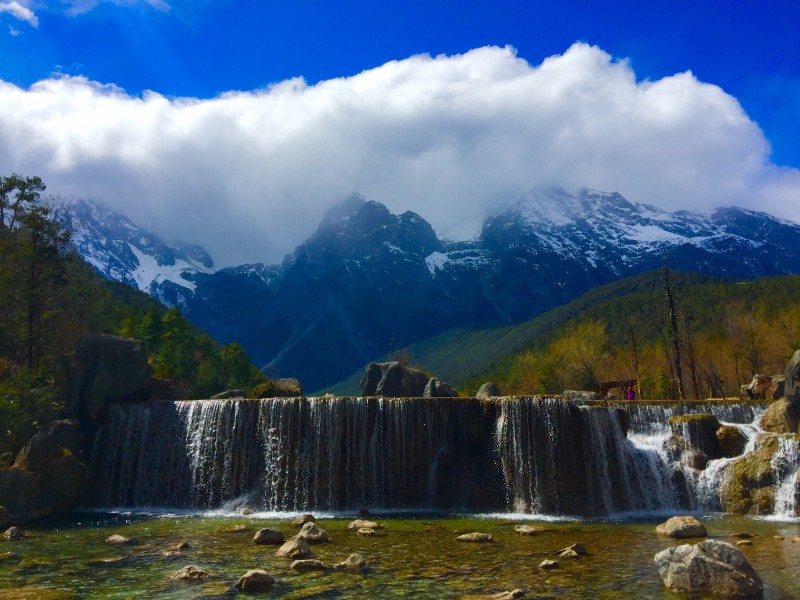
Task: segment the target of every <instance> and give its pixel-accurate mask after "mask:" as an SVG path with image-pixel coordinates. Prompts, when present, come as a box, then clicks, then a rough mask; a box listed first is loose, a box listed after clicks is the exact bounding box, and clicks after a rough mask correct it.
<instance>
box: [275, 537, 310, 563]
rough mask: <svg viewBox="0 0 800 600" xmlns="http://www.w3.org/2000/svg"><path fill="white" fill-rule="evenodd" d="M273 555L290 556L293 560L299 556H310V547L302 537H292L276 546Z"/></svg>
mask: <svg viewBox="0 0 800 600" xmlns="http://www.w3.org/2000/svg"><path fill="white" fill-rule="evenodd" d="M275 556H277V557H279V558H291V559H295V560H296V559H300V558H311V547H310V546H309V545H308V542H306V541H305V540H304V539H303V538H294V539H291V540H289V541H288V542H286V543H285V544H283V546H281V547H280V548H278V551H277V552H276V553H275Z"/></svg>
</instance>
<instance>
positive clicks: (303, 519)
mask: <svg viewBox="0 0 800 600" xmlns="http://www.w3.org/2000/svg"><path fill="white" fill-rule="evenodd" d="M316 521H317V520H316V519H315V518H314V515H312V514H309V513H306V514H303V515H297V516H296V517H295V518H294V519H292V525H294V526H295V527H302V526H303V525H305V524H306V523H315V522H316Z"/></svg>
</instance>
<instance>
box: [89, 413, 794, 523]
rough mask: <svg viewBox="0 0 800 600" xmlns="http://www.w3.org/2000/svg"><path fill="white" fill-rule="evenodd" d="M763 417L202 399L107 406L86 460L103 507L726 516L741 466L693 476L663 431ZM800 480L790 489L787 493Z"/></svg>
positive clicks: (724, 462) (781, 467) (787, 488)
mask: <svg viewBox="0 0 800 600" xmlns="http://www.w3.org/2000/svg"><path fill="white" fill-rule="evenodd" d="M765 406H766V404H764V405H758V404H747V403H713V402H709V403H665V404H649V403H632V402H626V403H619V404H617V405H615V406H613V407H610V408H609V407H604V406H588V405H587V406H581V405H579V404H576V403H574V402H569V401H566V400H563V399H561V398H504V399H499V400H491V401H483V402H482V401H479V400H475V399H377V398H363V399H362V398H310V399H264V400H203V401H182V402H171V403H170V402H165V403H149V404H127V405H117V406H113V407H112V408H111V410H110V411H109V414H108V417H107V419H106V422H105V424H104V426H103V428H102V430H101V432H100V433H99V434H98V437H97V440H96V448H95V452H94V456H93V460H92V472H93V474H94V482H95V485H96V487H97V493H96V494H95V495H94V497H95V498H98V503H99V504H100V505H102V506H107V507H108V506H128V507H145V506H149V507H154V506H163V507H174V508H195V509H213V508H218V507H222V506H230V505H231V503H232V502H247V503H248V505H249V506H251V507H252V508H254V509H255V510H264V511H298V510H310V509H315V510H334V511H337V510H354V509H359V508H361V507H369V508H387V509H451V510H453V509H472V510H483V511H485V510H494V511H497V510H506V511H514V512H523V513H539V514H550V515H583V516H608V515H615V514H625V513H664V512H673V511H682V510H719V509H720V507H721V504H720V500H719V497H718V488H719V485H720V481H721V480H722V478H723V477H724V476H725V473H726V470H727V467H728V465H729V464H730V463H732V462H733V461H735V460H736V458H733V459H716V460H710V461H708V464H707V465H706V466H705V469H700V470H698V469H693V468H690V467H688V466H687V464H685V462H684V461H682V460H680V459H679V458H676V457H675V455H674V453H673V451H672V450H671V449H670V448H671V447H670V444H669V441H670V439H671V436H672V431H671V429H670V425H669V418H670V417H672V416H676V415H683V414H695V413H705V414H714V415H716V416H717V417H718V419H719V421H720V422H722V423H729V424H730V423H734V424H736V427H738V428H739V429H741V430H743V431H744V432H745V433H746V435H747V437H748V440H749V441H748V443H747V447H746V451H750V450H752V449H753V444H754V440H755V438H756V435H757V434H758V432H759V430H758V428H757V426H756V425H755V424H754V423H756V422H757V420H758V417H759V415H760V414H761V412H762V410H763V408H764V407H765ZM799 465H800V459H798V448H797V440H796V439H795V438H792V437H787V438H786V440H785V441H782V442H781V450H780V451H779V452H778V453H777V454H776V455H775V458H774V459H773V465H772V466H773V471H774V473H775V487H776V509H775V512H776V514H781V515H785V516H796V515H797V511H798V506H797V505H798V498H797V495H798V493H797V490H798V487H799V486H800V484H798V483H797V478H798V477H800V475H798V474H797V472H798V466H799ZM793 482H794V483H793Z"/></svg>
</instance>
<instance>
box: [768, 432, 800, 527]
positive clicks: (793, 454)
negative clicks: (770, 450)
mask: <svg viewBox="0 0 800 600" xmlns="http://www.w3.org/2000/svg"><path fill="white" fill-rule="evenodd" d="M772 469H773V471H774V473H775V478H776V491H775V510H774V512H773V514H774V515H775V516H776V517H779V518H796V517H800V444H799V443H798V439H797V437H788V436H781V437H780V438H779V440H778V451H777V452H776V453H775V456H773V457H772Z"/></svg>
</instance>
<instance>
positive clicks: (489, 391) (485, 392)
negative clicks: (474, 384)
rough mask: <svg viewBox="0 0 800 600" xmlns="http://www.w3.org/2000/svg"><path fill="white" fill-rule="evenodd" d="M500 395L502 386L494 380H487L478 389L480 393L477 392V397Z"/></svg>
mask: <svg viewBox="0 0 800 600" xmlns="http://www.w3.org/2000/svg"><path fill="white" fill-rule="evenodd" d="M499 395H500V388H499V387H497V384H496V383H495V382H494V381H487V382H486V383H484V384H483V385H482V386H481V387H480V388H479V389H478V393H477V394H475V397H476V398H492V397H495V396H499Z"/></svg>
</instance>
